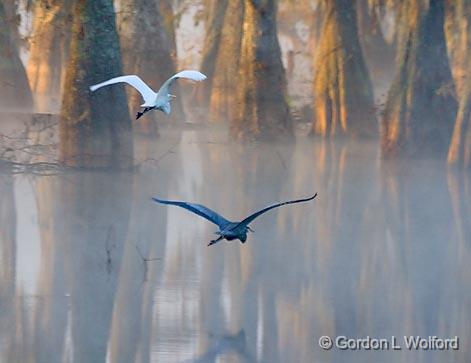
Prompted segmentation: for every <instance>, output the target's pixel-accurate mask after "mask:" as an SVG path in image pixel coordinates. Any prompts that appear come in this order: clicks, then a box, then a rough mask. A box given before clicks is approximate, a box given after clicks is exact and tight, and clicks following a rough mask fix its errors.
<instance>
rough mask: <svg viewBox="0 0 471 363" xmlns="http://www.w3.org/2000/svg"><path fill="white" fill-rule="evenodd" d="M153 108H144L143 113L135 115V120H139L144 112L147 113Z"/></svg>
mask: <svg viewBox="0 0 471 363" xmlns="http://www.w3.org/2000/svg"><path fill="white" fill-rule="evenodd" d="M154 108H155V107H145V108H144V111H142V112H141V111H139V112H138V113H137V115H136V120H137V119H139V118H140V117H141V116H144V114H145V113H146V112H149V111H150V110H153V109H154Z"/></svg>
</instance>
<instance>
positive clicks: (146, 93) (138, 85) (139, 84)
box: [90, 75, 157, 107]
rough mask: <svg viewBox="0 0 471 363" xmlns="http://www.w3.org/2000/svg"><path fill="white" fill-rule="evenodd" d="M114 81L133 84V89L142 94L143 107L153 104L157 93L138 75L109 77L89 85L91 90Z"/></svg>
mask: <svg viewBox="0 0 471 363" xmlns="http://www.w3.org/2000/svg"><path fill="white" fill-rule="evenodd" d="M115 83H127V84H129V85H130V86H133V87H134V88H135V89H137V90H138V91H139V93H140V94H141V95H142V98H143V99H144V104H143V105H142V106H143V107H144V106H154V102H155V99H156V97H157V93H155V92H154V91H153V90H152V88H150V87H149V86H148V85H147V84H146V83H145V82H144V81H143V80H142V79H140V78H139V77H138V76H135V75H131V76H121V77H116V78H111V79H109V80H107V81H105V82H102V83H98V84H95V85H93V86H90V90H91V91H92V92H93V91H95V90H97V89H98V88H101V87H104V86H108V85H110V84H115Z"/></svg>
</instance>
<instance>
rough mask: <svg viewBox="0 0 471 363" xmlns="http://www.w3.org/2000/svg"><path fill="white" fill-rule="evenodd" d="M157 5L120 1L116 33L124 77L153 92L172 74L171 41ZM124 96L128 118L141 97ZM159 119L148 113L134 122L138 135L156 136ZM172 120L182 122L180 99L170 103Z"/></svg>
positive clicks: (142, 0) (135, 94) (137, 0)
mask: <svg viewBox="0 0 471 363" xmlns="http://www.w3.org/2000/svg"><path fill="white" fill-rule="evenodd" d="M159 3H160V2H159V1H157V2H154V1H151V2H149V1H145V0H131V1H127V0H120V1H119V4H120V5H119V6H120V12H119V13H118V19H117V21H118V32H119V35H120V40H121V49H122V54H123V68H124V73H125V74H136V75H138V76H139V77H141V78H142V79H143V80H144V81H145V82H146V83H147V84H149V86H150V87H151V88H152V89H154V90H155V91H156V92H157V91H158V89H159V88H160V86H161V85H162V84H163V83H164V82H165V81H166V80H167V79H168V78H170V77H171V76H173V75H174V74H175V73H176V68H175V64H174V59H173V58H172V55H171V54H172V49H173V46H172V40H171V39H169V37H168V34H167V31H166V29H165V26H164V20H163V18H162V15H161V12H160V5H159ZM172 93H173V94H176V95H177V96H179V92H178V85H177V84H175V85H173V89H172ZM128 94H129V95H130V97H129V106H130V108H131V113H132V118H134V115H135V113H136V111H137V110H139V109H140V105H141V104H142V103H143V101H142V97H141V95H140V94H139V93H138V92H137V91H136V90H133V89H130V90H129V92H128ZM157 117H160V118H163V117H166V116H164V114H163V113H161V112H155V111H154V112H151V113H149V114H146V116H145V117H143V118H141V119H139V120H138V121H137V122H136V126H137V128H138V130H139V131H141V132H144V133H147V134H149V133H150V134H152V133H155V132H156V124H155V120H156V118H157ZM170 117H171V118H172V120H183V119H184V114H183V106H182V103H181V98H180V97H177V98H176V99H175V100H173V101H172V113H171V114H170Z"/></svg>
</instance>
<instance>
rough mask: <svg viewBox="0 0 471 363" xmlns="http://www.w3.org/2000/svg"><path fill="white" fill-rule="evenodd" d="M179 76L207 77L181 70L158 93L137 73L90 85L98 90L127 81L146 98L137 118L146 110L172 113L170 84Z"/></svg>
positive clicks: (198, 79)
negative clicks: (136, 74)
mask: <svg viewBox="0 0 471 363" xmlns="http://www.w3.org/2000/svg"><path fill="white" fill-rule="evenodd" d="M178 78H187V79H191V80H193V81H204V80H205V79H206V76H205V75H204V74H203V73H201V72H198V71H189V70H186V71H181V72H179V73H177V74H175V75H174V76H172V77H170V78H169V79H167V80H166V81H165V82H164V84H163V85H162V87H160V89H159V91H158V92H157V93H155V92H154V91H153V90H152V89H151V88H150V87H149V86H148V85H147V84H146V83H145V82H144V81H143V80H142V79H140V78H139V77H138V76H135V75H131V76H121V77H116V78H111V79H109V80H107V81H105V82H102V83H98V84H95V85H93V86H90V90H91V91H92V92H93V91H96V90H97V89H98V88H101V87H104V86H108V85H110V84H115V83H127V84H129V85H131V86H133V87H134V88H135V89H137V90H138V91H139V93H140V94H141V95H142V98H143V99H144V103H143V104H142V105H141V107H144V110H143V111H142V112H140V111H139V112H138V113H137V115H136V120H137V119H138V118H139V117H141V116H142V115H144V114H145V113H146V112H148V111H150V110H154V109H155V110H160V111H162V112H164V113H166V114H167V115H168V114H169V113H170V111H171V107H170V101H171V100H172V98H175V96H174V95H172V94H170V86H172V84H173V83H174V82H175V80H177V79H178Z"/></svg>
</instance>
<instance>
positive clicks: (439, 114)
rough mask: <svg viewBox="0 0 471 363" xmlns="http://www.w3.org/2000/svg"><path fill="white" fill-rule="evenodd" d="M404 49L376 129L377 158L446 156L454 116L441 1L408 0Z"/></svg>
mask: <svg viewBox="0 0 471 363" xmlns="http://www.w3.org/2000/svg"><path fill="white" fill-rule="evenodd" d="M403 6H407V11H408V12H407V16H409V18H408V20H409V21H407V22H406V21H405V22H403V24H405V25H404V26H406V27H407V29H406V30H405V31H404V33H403V34H404V44H403V45H402V47H401V57H400V61H401V63H400V65H399V68H398V72H397V74H396V76H395V79H394V81H393V84H392V86H391V89H390V90H389V94H388V100H387V103H386V109H385V114H384V118H383V121H382V130H381V148H382V154H383V157H385V158H388V157H394V156H395V155H398V154H403V155H409V156H410V155H417V156H425V155H427V156H432V155H434V156H438V157H441V158H445V157H446V152H447V150H448V146H449V143H450V138H451V133H452V128H453V122H454V119H455V116H456V107H457V106H456V101H455V99H454V96H453V94H454V86H453V79H452V76H451V71H450V66H449V63H448V56H447V50H446V44H445V36H444V31H443V21H444V0H430V2H429V4H428V6H425V5H424V4H423V3H422V1H419V0H410V1H407V2H405V3H404V4H403Z"/></svg>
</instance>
